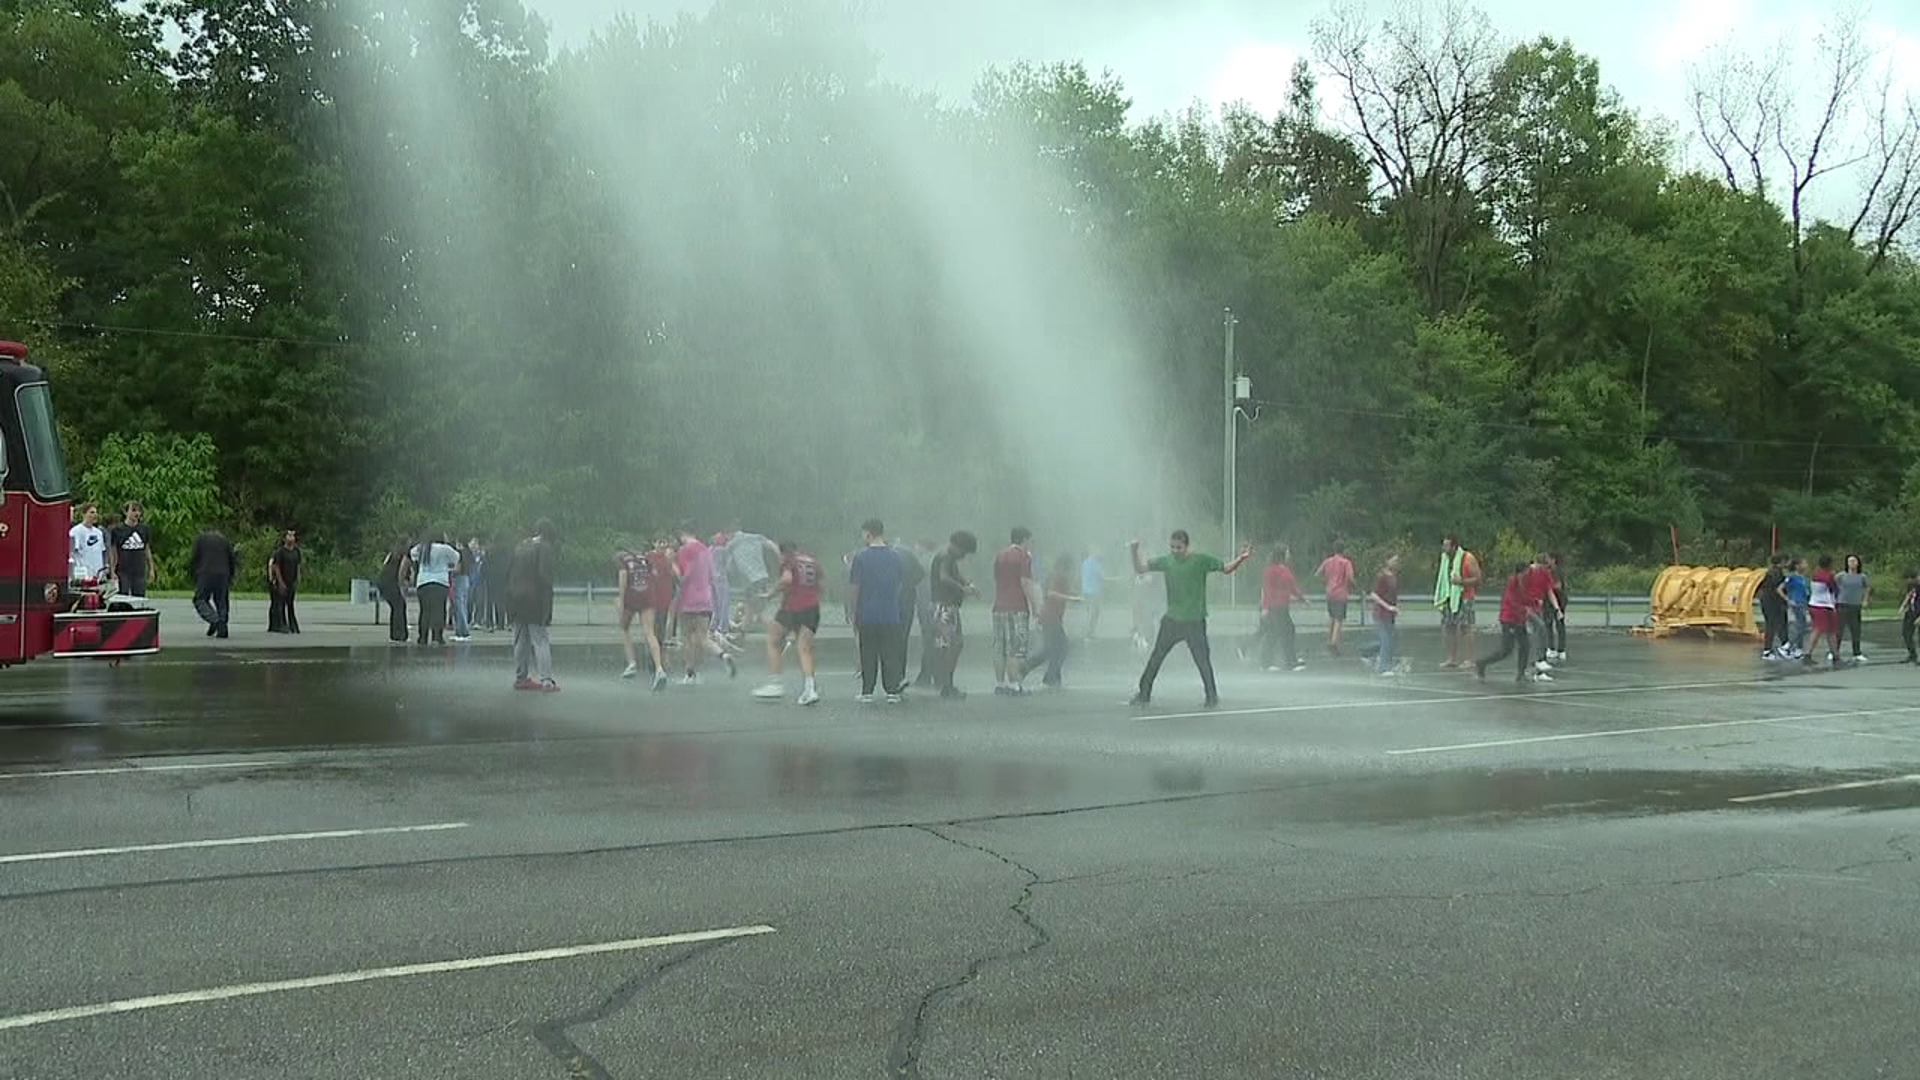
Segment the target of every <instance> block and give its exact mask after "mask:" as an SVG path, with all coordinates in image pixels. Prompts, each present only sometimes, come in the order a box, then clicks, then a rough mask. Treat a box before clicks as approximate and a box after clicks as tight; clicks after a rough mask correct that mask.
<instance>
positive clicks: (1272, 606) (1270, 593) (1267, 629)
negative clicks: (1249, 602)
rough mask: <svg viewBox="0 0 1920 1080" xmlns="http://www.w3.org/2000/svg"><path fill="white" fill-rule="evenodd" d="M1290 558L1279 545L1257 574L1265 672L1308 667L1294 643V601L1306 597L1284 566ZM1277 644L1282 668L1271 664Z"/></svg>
mask: <svg viewBox="0 0 1920 1080" xmlns="http://www.w3.org/2000/svg"><path fill="white" fill-rule="evenodd" d="M1292 558H1293V552H1292V551H1291V550H1290V549H1288V547H1287V545H1285V544H1281V545H1280V546H1278V547H1276V548H1274V549H1273V554H1272V555H1271V556H1269V558H1268V561H1267V569H1266V571H1265V572H1264V573H1263V574H1261V576H1260V666H1261V667H1264V668H1266V669H1267V670H1268V671H1282V670H1292V671H1301V670H1304V669H1305V668H1306V666H1307V665H1306V664H1305V663H1303V662H1302V661H1301V659H1300V651H1299V649H1298V647H1297V646H1296V645H1295V638H1294V632H1295V627H1294V625H1293V602H1294V601H1295V600H1298V601H1300V602H1302V603H1305V602H1306V599H1307V597H1306V594H1305V593H1303V592H1301V591H1300V583H1299V582H1298V581H1297V580H1295V579H1294V576H1293V568H1292V567H1290V566H1288V565H1287V564H1288V562H1289V561H1290V560H1291V559H1292ZM1276 645H1277V646H1279V649H1280V655H1281V656H1282V657H1284V658H1285V660H1286V667H1285V668H1282V667H1280V666H1279V665H1277V664H1275V663H1274V647H1275V646H1276Z"/></svg>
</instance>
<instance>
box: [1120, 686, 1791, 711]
mask: <svg viewBox="0 0 1920 1080" xmlns="http://www.w3.org/2000/svg"><path fill="white" fill-rule="evenodd" d="M1768 681H1769V680H1766V679H1722V680H1718V681H1715V682H1696V683H1667V684H1665V685H1661V686H1599V687H1588V688H1585V689H1580V690H1549V691H1544V692H1540V693H1526V692H1524V691H1515V692H1510V693H1505V694H1469V695H1463V696H1459V697H1436V698H1416V699H1414V700H1411V701H1323V702H1313V703H1301V704H1297V705H1263V706H1259V707H1257V708H1249V709H1204V710H1202V711H1200V712H1184V713H1146V714H1143V715H1142V716H1141V719H1143V720H1199V719H1203V718H1206V717H1210V716H1269V715H1274V714H1277V713H1296V712H1335V711H1338V710H1342V709H1410V708H1413V707H1415V706H1418V705H1469V704H1472V703H1473V702H1476V701H1528V702H1531V701H1552V700H1553V699H1555V698H1565V697H1593V696H1595V695H1602V694H1656V693H1662V692H1665V691H1669V690H1710V689H1724V688H1729V687H1741V686H1765V685H1766V684H1767V683H1768ZM1410 689H1417V690H1427V689H1429V688H1427V687H1411V688H1410ZM1441 692H1443V693H1445V692H1447V691H1441Z"/></svg>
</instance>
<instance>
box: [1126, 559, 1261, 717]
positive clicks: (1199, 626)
mask: <svg viewBox="0 0 1920 1080" xmlns="http://www.w3.org/2000/svg"><path fill="white" fill-rule="evenodd" d="M1127 550H1128V552H1129V553H1130V554H1131V555H1132V556H1133V572H1134V573H1136V574H1143V575H1144V574H1159V575H1161V576H1162V577H1164V578H1166V582H1167V613H1166V614H1165V615H1164V616H1162V617H1161V619H1160V634H1159V637H1158V638H1156V639H1155V640H1154V643H1153V652H1152V653H1151V654H1149V655H1148V656H1147V667H1146V670H1145V671H1142V672H1141V673H1140V691H1139V693H1137V694H1135V695H1133V702H1132V703H1133V704H1134V705H1149V704H1152V702H1153V683H1154V680H1155V679H1158V678H1159V677H1160V665H1161V664H1163V663H1165V662H1166V659H1167V654H1168V653H1170V652H1172V651H1173V647H1174V646H1175V645H1178V644H1180V643H1181V642H1183V641H1184V642H1186V643H1187V651H1188V652H1190V653H1192V654H1193V665H1194V666H1195V667H1197V668H1199V669H1200V685H1201V686H1202V687H1203V688H1204V689H1205V690H1206V692H1207V697H1206V705H1207V707H1209V708H1211V707H1213V706H1215V705H1218V704H1220V691H1219V688H1218V687H1217V686H1216V685H1215V684H1214V680H1213V650H1212V647H1211V646H1210V645H1209V644H1208V642H1207V575H1209V574H1216V573H1218V574H1231V573H1233V572H1234V571H1235V570H1238V569H1240V567H1241V566H1243V565H1245V563H1246V561H1247V560H1248V559H1250V558H1252V557H1253V545H1252V544H1245V545H1242V546H1241V548H1240V554H1239V555H1237V556H1235V557H1234V560H1233V561H1232V562H1230V563H1222V562H1221V561H1220V557H1219V556H1217V555H1208V554H1206V553H1205V552H1198V551H1194V550H1192V542H1191V541H1190V540H1189V539H1188V537H1187V531H1186V530H1185V529H1176V530H1174V533H1173V536H1172V538H1171V539H1170V541H1169V543H1168V549H1167V554H1165V555H1160V556H1156V557H1155V558H1154V559H1153V560H1152V561H1148V560H1146V559H1143V558H1141V556H1140V541H1138V540H1135V541H1134V542H1133V543H1131V544H1129V545H1128V546H1127Z"/></svg>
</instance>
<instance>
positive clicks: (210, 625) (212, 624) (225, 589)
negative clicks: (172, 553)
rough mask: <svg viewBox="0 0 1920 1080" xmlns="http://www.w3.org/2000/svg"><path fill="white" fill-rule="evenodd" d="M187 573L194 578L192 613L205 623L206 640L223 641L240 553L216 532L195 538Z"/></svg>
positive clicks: (216, 530)
mask: <svg viewBox="0 0 1920 1080" xmlns="http://www.w3.org/2000/svg"><path fill="white" fill-rule="evenodd" d="M187 572H188V573H189V574H191V575H193V610H194V611H196V612H199V614H200V617H201V618H202V619H204V620H206V623H207V636H208V637H221V638H223V637H226V636H227V614H228V602H229V600H230V597H231V593H232V590H233V579H234V576H235V575H237V574H238V573H239V572H240V553H239V552H238V551H236V550H235V549H234V546H233V541H231V540H229V539H227V538H226V535H225V534H224V533H222V532H221V531H220V530H218V529H208V530H207V531H205V532H203V533H201V534H200V535H199V536H197V537H195V538H194V541H193V550H192V551H191V552H190V553H189V554H188V556H187Z"/></svg>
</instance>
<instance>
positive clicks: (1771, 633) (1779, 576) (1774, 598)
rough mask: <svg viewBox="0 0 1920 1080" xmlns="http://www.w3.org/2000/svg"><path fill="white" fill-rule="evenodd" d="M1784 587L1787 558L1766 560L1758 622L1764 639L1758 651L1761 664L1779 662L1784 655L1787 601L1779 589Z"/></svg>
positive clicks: (1785, 647) (1781, 555) (1785, 649)
mask: <svg viewBox="0 0 1920 1080" xmlns="http://www.w3.org/2000/svg"><path fill="white" fill-rule="evenodd" d="M1786 583H1787V557H1786V556H1785V555H1783V554H1780V553H1778V552H1775V553H1774V556H1773V558H1771V559H1769V560H1767V573H1766V576H1764V577H1762V578H1761V579H1760V592H1759V596H1758V597H1757V599H1758V600H1759V601H1760V622H1761V624H1762V626H1763V628H1764V629H1763V633H1764V634H1765V635H1766V637H1765V641H1764V644H1762V646H1761V649H1760V658H1761V659H1762V660H1774V659H1782V658H1784V657H1785V656H1786V652H1787V598H1786V597H1785V596H1784V595H1783V594H1782V593H1781V589H1782V587H1783V586H1785V585H1786Z"/></svg>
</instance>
